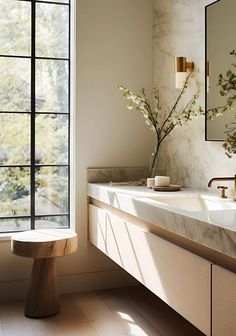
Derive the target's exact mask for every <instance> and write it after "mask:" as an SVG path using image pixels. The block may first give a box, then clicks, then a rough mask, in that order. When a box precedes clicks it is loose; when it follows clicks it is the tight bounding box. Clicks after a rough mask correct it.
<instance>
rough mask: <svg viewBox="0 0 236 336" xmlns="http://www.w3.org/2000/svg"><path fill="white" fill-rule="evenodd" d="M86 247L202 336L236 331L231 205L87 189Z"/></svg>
mask: <svg viewBox="0 0 236 336" xmlns="http://www.w3.org/2000/svg"><path fill="white" fill-rule="evenodd" d="M88 196H89V240H90V242H91V243H92V244H94V245H95V246H96V247H97V248H99V249H100V250H101V251H102V252H103V253H105V254H106V255H107V256H108V257H109V258H111V259H112V260H114V261H115V262H116V263H117V264H119V265H120V266H121V267H122V268H123V269H125V270H126V271H127V272H129V273H130V274H131V275H132V276H133V277H135V278H136V279H137V280H138V281H140V282H141V283H142V284H143V285H144V286H146V287H147V288H149V289H150V290H151V291H152V292H153V293H155V294H156V295H157V296H158V297H159V298H161V299H162V300H163V301H164V302H166V303H167V304H168V305H169V306H171V307H172V308H173V309H175V310H176V311H177V312H178V313H179V314H181V315H182V316H183V317H185V318H186V319H187V320H188V321H190V322H191V323H192V324H193V325H194V326H196V327H197V328H198V329H199V330H201V331H202V332H203V333H204V334H205V335H207V336H233V335H235V330H236V321H235V318H234V312H235V310H236V202H233V201H232V200H230V199H222V200H221V199H220V198H219V197H218V196H217V195H214V194H211V193H207V192H200V191H196V190H190V189H182V190H181V191H179V192H174V193H173V192H165V193H161V192H154V191H152V190H150V189H148V188H146V187H131V186H110V185H109V184H108V183H105V184H103V183H89V184H88Z"/></svg>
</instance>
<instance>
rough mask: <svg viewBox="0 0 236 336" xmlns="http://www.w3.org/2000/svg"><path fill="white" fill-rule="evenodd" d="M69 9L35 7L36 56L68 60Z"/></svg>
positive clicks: (57, 6)
mask: <svg viewBox="0 0 236 336" xmlns="http://www.w3.org/2000/svg"><path fill="white" fill-rule="evenodd" d="M68 55H69V7H68V6H61V5H52V4H37V5H36V56H38V57H53V58H68Z"/></svg>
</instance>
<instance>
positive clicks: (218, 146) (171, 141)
mask: <svg viewBox="0 0 236 336" xmlns="http://www.w3.org/2000/svg"><path fill="white" fill-rule="evenodd" d="M209 3H212V1H210V0H165V1H162V0H153V4H154V31H153V82H154V85H155V86H158V87H159V88H160V89H161V92H162V94H163V95H164V96H165V97H167V102H168V103H169V104H171V100H173V99H172V97H173V96H174V95H176V89H175V87H174V85H175V84H174V83H175V78H174V57H175V56H186V57H188V59H190V60H192V61H194V63H195V66H196V70H197V72H196V76H195V84H194V83H193V85H192V87H191V92H192V93H193V92H194V91H196V88H197V85H199V87H200V91H201V97H200V104H201V105H202V106H204V85H205V83H204V66H205V52H204V48H205V6H206V5H207V4H209ZM204 139H205V120H204V117H201V118H199V119H197V120H194V121H193V122H192V123H191V124H189V125H186V126H184V127H180V128H177V129H176V130H174V131H173V133H172V134H171V136H170V137H169V138H167V139H166V140H165V142H164V143H163V147H162V154H163V155H164V156H165V159H166V166H167V171H168V173H169V174H170V176H171V178H172V181H173V182H175V183H180V184H182V185H184V186H188V187H194V188H200V189H207V182H208V180H209V179H210V178H211V177H214V176H227V175H229V176H233V175H234V174H235V172H236V171H235V167H236V157H234V158H232V159H228V158H227V156H226V155H225V154H224V150H223V148H222V143H220V142H206V141H205V140H204ZM227 185H229V186H232V183H231V182H230V183H227Z"/></svg>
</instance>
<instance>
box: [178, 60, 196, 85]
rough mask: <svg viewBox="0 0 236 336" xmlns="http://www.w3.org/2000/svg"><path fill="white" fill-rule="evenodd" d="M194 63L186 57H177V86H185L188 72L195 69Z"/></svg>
mask: <svg viewBox="0 0 236 336" xmlns="http://www.w3.org/2000/svg"><path fill="white" fill-rule="evenodd" d="M193 69H194V63H193V62H190V61H187V58H186V57H180V56H178V57H175V87H176V89H182V88H183V87H184V84H185V81H186V78H187V73H188V72H191V71H193Z"/></svg>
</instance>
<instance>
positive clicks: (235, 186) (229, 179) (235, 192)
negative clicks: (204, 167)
mask: <svg viewBox="0 0 236 336" xmlns="http://www.w3.org/2000/svg"><path fill="white" fill-rule="evenodd" d="M214 181H234V201H236V175H234V176H233V177H213V178H212V179H211V180H210V181H209V182H208V188H209V187H211V185H212V183H213V182H214Z"/></svg>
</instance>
